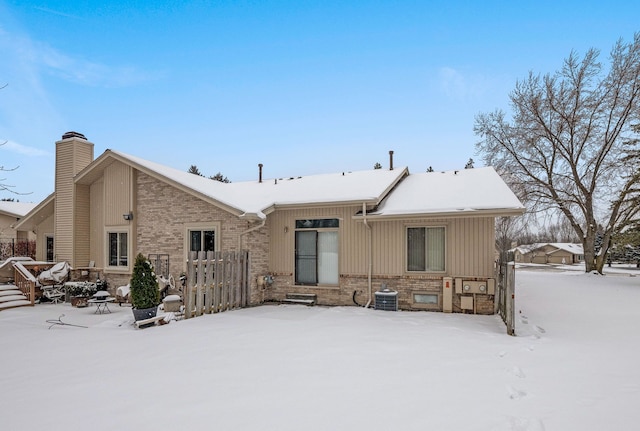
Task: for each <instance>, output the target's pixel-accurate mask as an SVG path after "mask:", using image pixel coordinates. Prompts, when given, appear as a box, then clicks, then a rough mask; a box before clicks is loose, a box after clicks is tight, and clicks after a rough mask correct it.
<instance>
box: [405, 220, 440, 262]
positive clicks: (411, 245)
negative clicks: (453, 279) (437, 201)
mask: <svg viewBox="0 0 640 431" xmlns="http://www.w3.org/2000/svg"><path fill="white" fill-rule="evenodd" d="M444 236H445V232H444V227H409V228H407V271H422V272H436V271H444V263H445V262H444V256H445V246H444V244H445V238H444Z"/></svg>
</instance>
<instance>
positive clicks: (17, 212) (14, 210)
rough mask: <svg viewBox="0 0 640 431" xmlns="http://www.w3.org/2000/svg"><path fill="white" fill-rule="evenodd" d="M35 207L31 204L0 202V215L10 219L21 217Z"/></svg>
mask: <svg viewBox="0 0 640 431" xmlns="http://www.w3.org/2000/svg"><path fill="white" fill-rule="evenodd" d="M37 205H38V204H34V203H31V202H11V201H0V213H1V214H5V215H8V216H12V217H23V216H24V215H26V214H27V213H28V212H29V211H31V210H32V209H34V208H35V207H36V206H37Z"/></svg>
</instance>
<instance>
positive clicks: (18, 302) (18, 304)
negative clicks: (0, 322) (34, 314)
mask: <svg viewBox="0 0 640 431" xmlns="http://www.w3.org/2000/svg"><path fill="white" fill-rule="evenodd" d="M30 305H31V301H28V300H26V299H20V300H16V301H9V302H2V303H0V310H6V309H8V308H16V307H27V306H30Z"/></svg>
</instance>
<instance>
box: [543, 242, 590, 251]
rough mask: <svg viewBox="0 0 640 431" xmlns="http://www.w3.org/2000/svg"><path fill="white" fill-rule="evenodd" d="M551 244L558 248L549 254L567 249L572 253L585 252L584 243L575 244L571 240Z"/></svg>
mask: <svg viewBox="0 0 640 431" xmlns="http://www.w3.org/2000/svg"><path fill="white" fill-rule="evenodd" d="M549 245H550V246H552V247H555V248H556V250H554V251H552V252H550V253H549V254H553V253H555V252H557V251H560V250H563V251H567V252H569V253H572V254H584V250H583V248H582V244H574V243H571V242H550V243H549Z"/></svg>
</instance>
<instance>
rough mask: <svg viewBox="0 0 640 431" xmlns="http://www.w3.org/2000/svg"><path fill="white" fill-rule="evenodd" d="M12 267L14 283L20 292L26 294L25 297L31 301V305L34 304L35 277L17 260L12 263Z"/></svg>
mask: <svg viewBox="0 0 640 431" xmlns="http://www.w3.org/2000/svg"><path fill="white" fill-rule="evenodd" d="M13 268H14V278H15V285H16V286H17V287H18V289H20V291H21V292H22V293H24V294H25V295H27V299H28V300H29V301H31V305H34V304H35V300H36V278H35V277H34V275H33V274H32V273H31V272H29V270H28V269H27V268H25V267H24V266H22V264H20V263H19V262H18V263H16V264H14V265H13Z"/></svg>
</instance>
